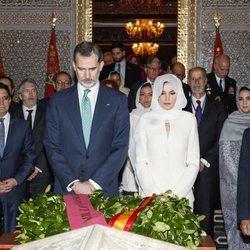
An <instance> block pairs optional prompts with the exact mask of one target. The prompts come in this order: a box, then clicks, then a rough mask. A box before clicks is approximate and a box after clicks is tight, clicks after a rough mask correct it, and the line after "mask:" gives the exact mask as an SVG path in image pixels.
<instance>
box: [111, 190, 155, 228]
mask: <svg viewBox="0 0 250 250" xmlns="http://www.w3.org/2000/svg"><path fill="white" fill-rule="evenodd" d="M155 197H156V195H153V196H150V197H146V198H144V199H143V201H142V202H141V204H140V205H139V207H138V208H137V209H135V210H132V211H128V212H124V213H119V214H116V215H115V216H113V217H112V218H111V220H110V221H109V223H108V224H109V225H110V226H111V227H113V228H116V229H120V230H124V231H129V230H130V228H131V227H132V225H133V223H134V221H135V219H136V217H137V215H138V214H139V213H140V212H141V211H142V210H143V209H144V208H145V207H147V206H149V205H150V204H151V203H152V202H153V201H154V199H155Z"/></svg>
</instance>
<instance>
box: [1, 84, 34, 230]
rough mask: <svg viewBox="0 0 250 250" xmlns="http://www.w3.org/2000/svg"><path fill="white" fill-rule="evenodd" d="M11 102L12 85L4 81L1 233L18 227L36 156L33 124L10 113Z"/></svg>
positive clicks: (2, 87) (2, 101) (2, 86)
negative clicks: (28, 179) (27, 179)
mask: <svg viewBox="0 0 250 250" xmlns="http://www.w3.org/2000/svg"><path fill="white" fill-rule="evenodd" d="M10 102H11V98H10V92H9V89H8V87H7V86H6V85H4V84H2V83H0V233H1V232H3V233H11V232H13V231H14V230H15V228H16V216H17V215H18V206H19V204H20V203H21V202H22V201H23V199H25V197H26V178H27V176H28V175H29V174H30V172H31V171H32V167H33V164H34V161H35V157H36V155H35V145H34V142H33V138H32V132H31V129H30V126H29V123H28V122H26V121H24V120H23V119H19V118H13V117H11V116H10V113H9V112H8V110H9V107H10ZM2 220H3V221H2Z"/></svg>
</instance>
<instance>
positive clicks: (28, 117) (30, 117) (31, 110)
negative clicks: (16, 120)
mask: <svg viewBox="0 0 250 250" xmlns="http://www.w3.org/2000/svg"><path fill="white" fill-rule="evenodd" d="M26 111H27V112H28V113H29V114H28V116H27V121H28V122H29V123H30V125H31V126H32V115H31V114H32V112H33V109H26Z"/></svg>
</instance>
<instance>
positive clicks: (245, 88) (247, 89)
mask: <svg viewBox="0 0 250 250" xmlns="http://www.w3.org/2000/svg"><path fill="white" fill-rule="evenodd" d="M244 90H246V91H250V88H248V87H247V86H243V87H241V88H240V91H239V93H240V92H241V91H244Z"/></svg>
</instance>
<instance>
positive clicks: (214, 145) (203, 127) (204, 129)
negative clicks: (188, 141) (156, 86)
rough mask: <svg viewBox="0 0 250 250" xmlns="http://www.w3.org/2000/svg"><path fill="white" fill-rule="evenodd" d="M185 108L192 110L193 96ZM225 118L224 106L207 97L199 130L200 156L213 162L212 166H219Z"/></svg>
mask: <svg viewBox="0 0 250 250" xmlns="http://www.w3.org/2000/svg"><path fill="white" fill-rule="evenodd" d="M185 110H186V111H189V112H192V106H191V98H189V100H188V103H187V106H186V108H185ZM225 119H226V114H225V110H224V108H223V106H222V105H221V104H220V103H216V102H215V101H214V100H212V99H211V98H210V97H207V99H206V103H205V107H204V111H203V113H202V118H201V123H200V125H199V128H198V132H199V143H200V158H204V159H205V160H207V161H208V162H209V163H210V164H211V168H216V169H217V168H218V160H219V154H218V152H219V145H218V141H219V138H220V132H221V129H222V126H223V123H224V121H225ZM217 170H218V169H217Z"/></svg>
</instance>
